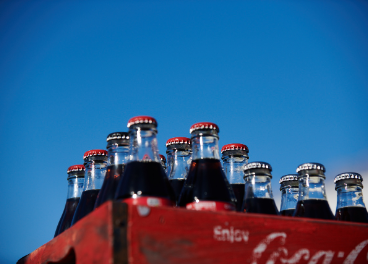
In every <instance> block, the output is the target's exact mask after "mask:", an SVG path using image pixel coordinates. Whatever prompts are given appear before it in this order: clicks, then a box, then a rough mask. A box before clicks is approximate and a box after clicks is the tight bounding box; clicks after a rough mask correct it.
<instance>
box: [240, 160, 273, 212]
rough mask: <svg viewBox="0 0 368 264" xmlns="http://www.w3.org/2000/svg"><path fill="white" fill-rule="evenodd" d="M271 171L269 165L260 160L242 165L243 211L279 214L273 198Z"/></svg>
mask: <svg viewBox="0 0 368 264" xmlns="http://www.w3.org/2000/svg"><path fill="white" fill-rule="evenodd" d="M271 171H272V167H271V165H270V164H268V163H267V162H262V161H255V162H250V163H248V164H247V165H245V166H244V180H245V194H244V201H243V211H244V212H245V213H259V214H274V215H278V214H279V211H278V209H277V207H276V204H275V200H274V199H273V193H272V187H271V179H272V174H271Z"/></svg>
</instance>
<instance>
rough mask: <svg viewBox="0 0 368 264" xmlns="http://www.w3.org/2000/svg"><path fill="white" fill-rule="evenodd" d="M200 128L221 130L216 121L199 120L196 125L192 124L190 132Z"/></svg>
mask: <svg viewBox="0 0 368 264" xmlns="http://www.w3.org/2000/svg"><path fill="white" fill-rule="evenodd" d="M199 129H203V130H206V129H208V130H212V129H213V130H216V131H217V132H220V129H219V127H218V126H217V125H216V124H215V123H211V122H199V123H195V124H194V125H192V126H191V127H190V129H189V132H190V133H192V132H193V131H195V130H199Z"/></svg>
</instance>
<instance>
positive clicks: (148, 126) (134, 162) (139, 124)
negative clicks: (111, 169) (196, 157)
mask: <svg viewBox="0 0 368 264" xmlns="http://www.w3.org/2000/svg"><path fill="white" fill-rule="evenodd" d="M128 128H129V137H130V149H129V157H130V158H129V161H128V162H127V164H126V166H125V170H124V173H123V175H122V177H121V179H120V181H119V184H118V188H117V190H116V194H115V198H116V199H119V200H123V202H125V203H129V204H136V205H148V206H172V205H174V204H175V195H174V192H173V190H172V188H171V186H170V183H169V180H168V178H167V176H166V174H165V171H164V169H163V167H162V165H161V161H160V156H159V154H158V148H157V138H156V134H157V129H156V128H157V122H156V120H155V119H154V118H152V117H149V116H137V117H133V118H131V119H130V120H129V121H128Z"/></svg>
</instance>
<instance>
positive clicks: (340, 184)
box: [334, 172, 368, 223]
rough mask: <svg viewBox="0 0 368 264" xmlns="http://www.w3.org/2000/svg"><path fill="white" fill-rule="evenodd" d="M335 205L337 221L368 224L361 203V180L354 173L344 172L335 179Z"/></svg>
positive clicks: (358, 175) (363, 205)
mask: <svg viewBox="0 0 368 264" xmlns="http://www.w3.org/2000/svg"><path fill="white" fill-rule="evenodd" d="M334 182H335V190H336V191H337V205H336V214H335V219H336V220H339V221H349V222H360V223H368V215H367V209H366V207H365V204H364V201H363V191H362V190H363V184H362V182H363V178H362V176H361V175H360V174H359V173H356V172H344V173H341V174H339V175H337V176H336V177H335V180H334Z"/></svg>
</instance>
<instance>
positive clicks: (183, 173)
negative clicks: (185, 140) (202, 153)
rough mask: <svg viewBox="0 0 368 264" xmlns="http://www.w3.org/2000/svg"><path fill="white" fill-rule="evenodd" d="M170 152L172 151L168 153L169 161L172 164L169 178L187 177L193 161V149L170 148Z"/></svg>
mask: <svg viewBox="0 0 368 264" xmlns="http://www.w3.org/2000/svg"><path fill="white" fill-rule="evenodd" d="M168 153H170V154H168V162H170V163H168V164H170V165H169V166H170V172H169V173H170V174H168V175H169V179H170V180H173V179H186V178H187V175H188V173H189V167H190V163H191V161H192V155H191V151H190V150H178V149H172V150H169V151H168ZM169 155H170V159H169ZM169 166H168V167H169Z"/></svg>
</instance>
